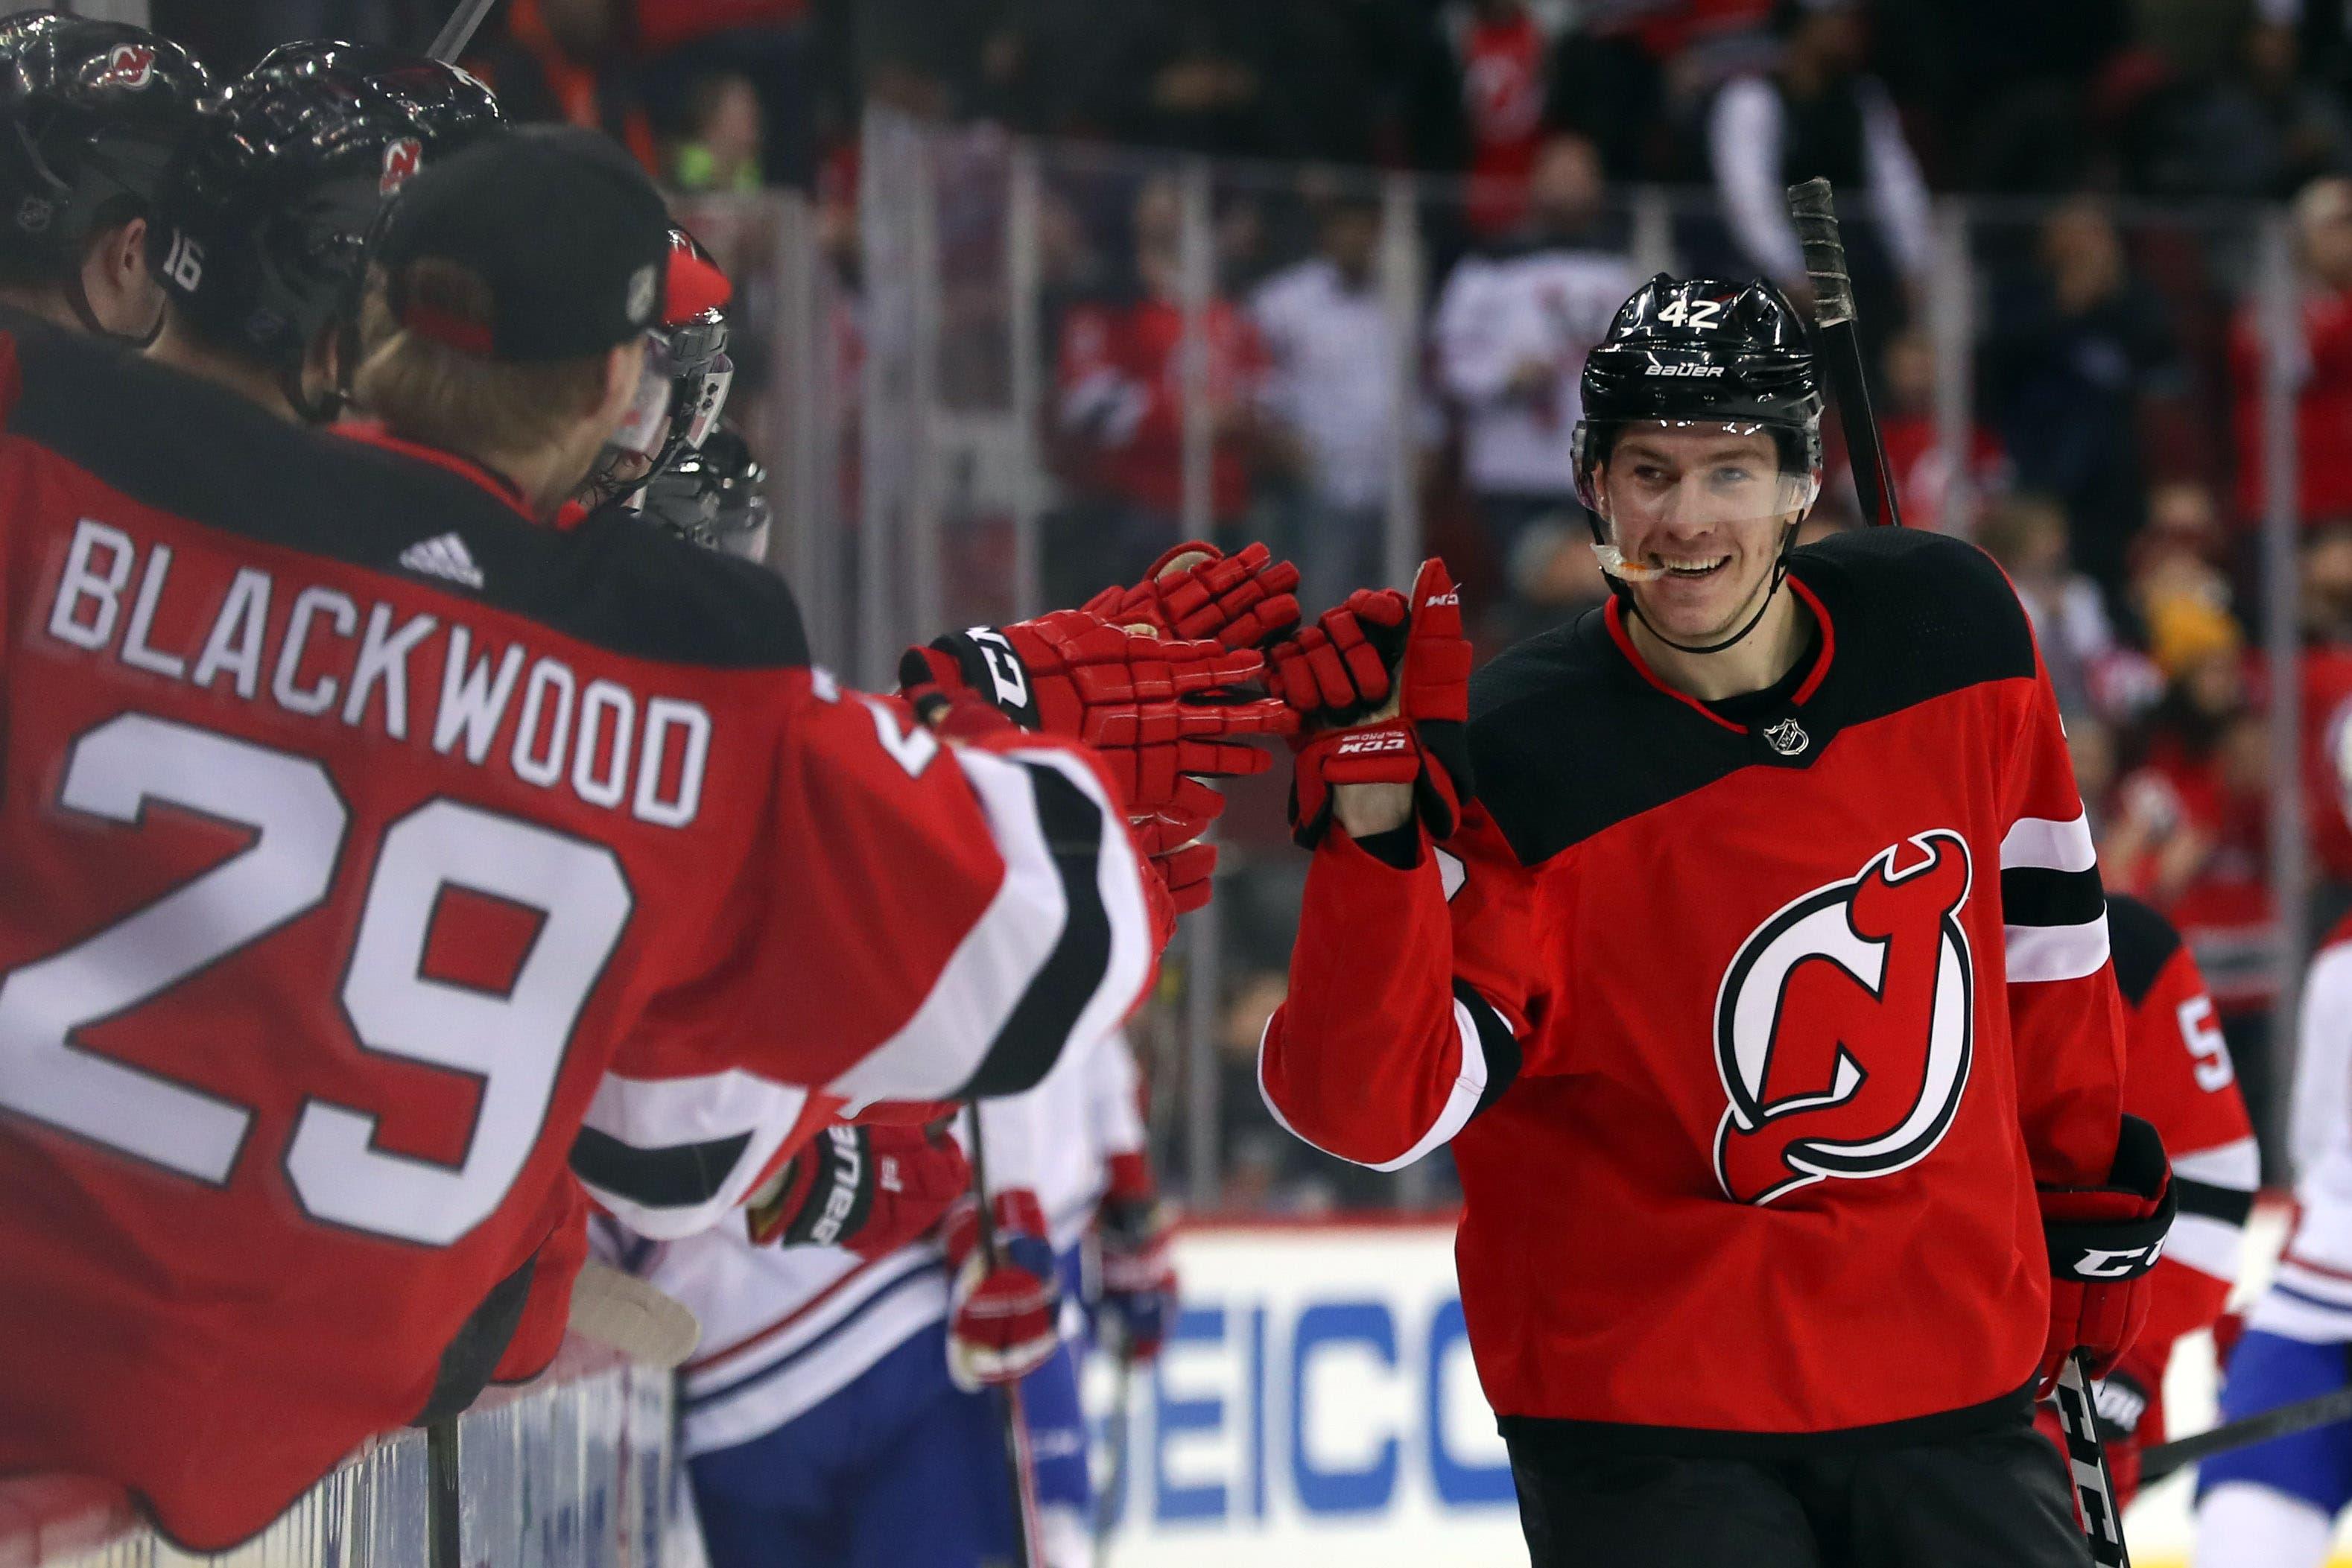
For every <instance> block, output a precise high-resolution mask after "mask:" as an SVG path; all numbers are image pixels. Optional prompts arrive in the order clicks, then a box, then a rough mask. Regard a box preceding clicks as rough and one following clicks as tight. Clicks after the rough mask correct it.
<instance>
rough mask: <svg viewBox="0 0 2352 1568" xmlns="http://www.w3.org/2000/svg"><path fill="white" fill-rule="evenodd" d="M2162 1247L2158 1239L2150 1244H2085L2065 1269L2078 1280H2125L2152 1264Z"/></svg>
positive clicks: (2152, 1265) (2146, 1269)
mask: <svg viewBox="0 0 2352 1568" xmlns="http://www.w3.org/2000/svg"><path fill="white" fill-rule="evenodd" d="M2163 1250H2164V1243H2163V1242H2161V1241H2158V1242H2157V1243H2156V1244H2155V1245H2154V1246H2152V1247H2126V1248H2120V1249H2100V1248H2096V1247H2092V1248H2086V1249H2084V1251H2083V1253H2082V1255H2081V1256H2080V1257H2078V1258H2076V1259H2075V1260H2074V1267H2073V1268H2071V1269H2069V1270H2066V1272H2067V1273H2068V1274H2070V1275H2072V1276H2073V1277H2074V1278H2075V1279H2077V1280H2128V1279H2131V1278H2132V1277H2133V1276H2135V1275H2138V1274H2145V1273H2147V1271H2148V1270H2150V1269H2153V1268H2155V1267H2156V1260H2157V1258H2158V1255H2159V1254H2160V1253H2162V1252H2163Z"/></svg>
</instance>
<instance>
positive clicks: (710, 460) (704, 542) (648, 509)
mask: <svg viewBox="0 0 2352 1568" xmlns="http://www.w3.org/2000/svg"><path fill="white" fill-rule="evenodd" d="M767 481H768V471H767V470H766V469H765V468H763V467H761V465H760V464H759V461H758V460H757V459H755V458H754V457H753V456H752V455H751V447H750V446H749V445H748V444H745V442H744V440H743V437H742V435H741V434H740V433H739V432H738V431H737V430H736V429H735V427H734V426H733V425H729V424H722V425H720V426H719V427H718V428H717V429H715V430H713V431H711V432H710V433H709V435H708V436H707V437H706V438H705V439H704V441H703V443H702V445H701V447H700V448H699V449H698V450H696V451H692V452H688V453H687V454H686V455H684V456H682V457H680V458H678V459H677V461H676V462H674V463H672V464H670V465H668V466H667V467H665V468H663V469H662V470H661V471H660V472H658V473H656V475H655V476H653V478H652V479H650V480H649V481H647V482H646V487H645V490H644V492H643V493H642V497H641V499H640V502H639V507H640V510H641V513H642V515H643V516H644V517H645V519H646V521H647V522H650V523H653V524H655V525H656V527H659V528H667V529H668V530H669V531H670V532H671V533H674V534H677V536H679V537H680V538H685V539H688V540H691V541H692V542H693V543H695V544H698V545H700V546H702V547H703V548H704V549H715V550H718V551H719V552H721V553H722V554H726V555H733V556H743V557H746V558H750V559H757V558H759V557H760V556H761V555H762V554H763V553H765V550H766V548H767V535H768V498H767V496H766V495H765V494H764V493H763V492H764V491H765V488H766V486H767Z"/></svg>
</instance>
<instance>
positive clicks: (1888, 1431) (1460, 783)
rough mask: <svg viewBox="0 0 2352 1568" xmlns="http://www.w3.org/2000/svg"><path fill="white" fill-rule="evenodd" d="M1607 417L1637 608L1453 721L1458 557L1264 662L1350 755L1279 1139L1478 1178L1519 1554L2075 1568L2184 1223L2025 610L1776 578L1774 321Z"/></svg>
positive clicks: (1623, 321)
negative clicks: (1433, 1163)
mask: <svg viewBox="0 0 2352 1568" xmlns="http://www.w3.org/2000/svg"><path fill="white" fill-rule="evenodd" d="M1582 390H1583V395H1584V410H1585V417H1584V424H1583V429H1582V434H1581V437H1580V442H1579V444H1578V465H1579V470H1580V487H1581V489H1582V491H1583V493H1584V494H1585V496H1586V497H1587V498H1588V504H1589V506H1590V507H1591V510H1592V512H1593V514H1594V517H1595V523H1594V527H1595V531H1596V538H1597V541H1598V544H1599V548H1600V553H1601V559H1602V562H1603V565H1604V567H1605V568H1606V570H1608V571H1609V572H1610V574H1611V576H1612V582H1613V587H1614V593H1613V596H1612V599H1611V600H1610V601H1609V603H1608V604H1607V605H1606V607H1605V608H1604V609H1602V610H1600V611H1595V612H1591V613H1589V614H1587V615H1585V616H1583V617H1581V618H1580V619H1579V620H1578V621H1576V622H1573V623H1571V624H1569V625H1566V626H1563V627H1560V628H1559V629H1558V630H1556V631H1553V632H1547V633H1544V634H1542V635H1540V636H1538V637H1535V638H1533V639H1531V640H1530V641H1528V642H1527V643H1522V644H1521V645H1519V646H1518V647H1517V648H1516V649H1514V650H1512V651H1511V652H1509V653H1506V654H1505V655H1503V656H1502V657H1501V658H1500V659H1497V660H1496V662H1495V663H1494V664H1490V665H1489V666H1487V667H1486V669H1484V670H1482V671H1480V672H1479V673H1478V674H1477V676H1476V677H1475V679H1473V680H1468V681H1467V682H1466V688H1467V689H1466V690H1465V677H1466V676H1467V675H1468V674H1469V664H1470V660H1469V653H1468V649H1467V645H1466V644H1465V643H1464V641H1463V639H1462V634H1461V610H1460V605H1459V602H1458V600H1457V597H1456V595H1455V594H1454V591H1453V588H1452V585H1451V583H1450V582H1449V581H1448V580H1447V579H1446V577H1445V574H1444V570H1443V568H1442V567H1440V566H1439V565H1438V564H1437V563H1435V562H1432V563H1430V564H1429V565H1428V566H1427V567H1425V568H1424V569H1423V572H1422V575H1421V577H1420V579H1419V580H1417V582H1416V583H1415V585H1414V588H1413V591H1412V596H1411V599H1410V600H1409V601H1407V600H1406V599H1404V598H1402V597H1401V596H1398V595H1396V594H1393V593H1386V594H1376V593H1364V594H1360V595H1358V596H1357V597H1356V598H1354V599H1352V600H1351V601H1349V603H1348V604H1347V605H1346V606H1343V607H1342V608H1341V609H1339V610H1338V611H1335V612H1330V613H1328V614H1327V615H1325V616H1324V618H1323V619H1322V621H1321V622H1319V623H1318V625H1317V626H1316V627H1314V628H1311V629H1309V630H1308V631H1307V632H1304V633H1302V634H1301V636H1300V637H1299V638H1298V639H1297V640H1296V642H1295V643H1292V644H1291V645H1289V646H1287V647H1284V648H1277V649H1276V650H1275V651H1274V653H1273V660H1274V664H1275V678H1276V681H1277V682H1278V684H1279V685H1280V687H1281V690H1282V692H1283V695H1286V696H1288V697H1289V698H1290V699H1291V700H1292V701H1293V702H1294V704H1295V705H1296V706H1298V707H1299V708H1300V709H1301V710H1302V711H1303V712H1304V713H1306V714H1307V716H1308V717H1309V719H1310V722H1311V723H1312V724H1313V725H1315V726H1316V727H1317V729H1316V732H1315V733H1313V734H1311V735H1310V737H1308V738H1307V740H1306V742H1305V743H1304V744H1303V745H1302V746H1301V747H1300V748H1299V751H1298V755H1297V773H1296V801H1295V807H1296V810H1295V821H1296V827H1297V833H1298V836H1299V837H1300V839H1301V841H1303V842H1306V843H1308V844H1310V845H1312V846H1313V847H1314V860H1313V862H1312V865H1311V866H1310V868H1309V870H1308V873H1307V892H1306V901H1305V907H1304V911H1303V913H1302V915H1301V916H1300V925H1299V931H1298V936H1297V944H1296V946H1295V947H1294V949H1293V952H1292V957H1291V971H1290V992H1289V999H1288V1001H1287V1002H1286V1005H1285V1006H1284V1007H1283V1008H1282V1009H1280V1011H1278V1012H1277V1013H1276V1016H1275V1018H1274V1019H1273V1020H1272V1022H1271V1023H1270V1024H1269V1025H1268V1027H1267V1030H1266V1034H1265V1041H1264V1044H1263V1046H1262V1048H1261V1054H1260V1059H1259V1071H1260V1077H1261V1082H1262V1086H1263V1088H1264V1091H1265V1099H1266V1102H1267V1103H1268V1104H1269V1105H1270V1106H1271V1107H1272V1108H1273V1110H1274V1112H1275V1113H1276V1116H1277V1117H1279V1118H1280V1119H1281V1120H1282V1121H1283V1122H1284V1123H1285V1124H1286V1125H1287V1126H1289V1127H1290V1128H1291V1129H1292V1130H1293V1131H1295V1132H1296V1133H1297V1134H1298V1135H1299V1136H1301V1137H1303V1138H1305V1139H1306V1140H1307V1141H1308V1142H1310V1143H1312V1144H1315V1145H1318V1147H1320V1148H1323V1149H1326V1150H1328V1151H1329V1152H1331V1153H1333V1154H1337V1155H1341V1156H1343V1157H1345V1158H1348V1159H1351V1160H1354V1161H1357V1162H1359V1163H1361V1164H1365V1165H1369V1166H1376V1167H1380V1168H1394V1167H1396V1166H1401V1165H1403V1164H1405V1163H1406V1162H1408V1161H1411V1160H1413V1159H1416V1158H1419V1157H1420V1156H1421V1155H1424V1154H1426V1153H1428V1152H1429V1151H1430V1150H1431V1149H1433V1148H1435V1147H1436V1146H1437V1145H1439V1144H1441V1143H1450V1144H1451V1145H1452V1148H1453V1153H1454V1160H1455V1163H1456V1165H1457V1166H1458V1168H1459V1170H1460V1172H1461V1176H1462V1184H1463V1190H1464V1195H1465V1207H1464V1213H1463V1218H1462V1223H1461V1229H1460V1232H1459V1236H1458V1239H1457V1243H1456V1259H1457V1262H1458V1266H1459V1270H1460V1273H1461V1284H1462V1301H1463V1309H1464V1311H1465V1313H1466V1314H1467V1318H1468V1323H1469V1332H1470V1343H1471V1347H1472V1351H1473V1353H1474V1354H1475V1359H1476V1362H1477V1365H1478V1369H1479V1375H1480V1378H1481V1380H1482V1382H1483V1385H1484V1386H1485V1389H1486V1396H1487V1398H1488V1399H1489V1401H1490V1402H1491V1403H1492V1405H1493V1406H1494V1407H1495V1409H1496V1411H1497V1412H1498V1413H1499V1415H1500V1416H1501V1425H1502V1430H1503V1435H1504V1437H1505V1440H1506V1442H1507V1446H1508V1448H1509V1450H1510V1455H1511V1464H1512V1470H1513V1474H1514V1476H1515V1478H1516V1479H1517V1485H1518V1492H1519V1500H1520V1512H1521V1518H1522V1521H1523V1523H1524V1525H1525V1528H1526V1532H1527V1536H1528V1542H1529V1545H1530V1547H1531V1549H1532V1551H1533V1554H1534V1557H1535V1560H1536V1562H1537V1563H1538V1564H1542V1565H1546V1568H1549V1565H1555V1564H1558V1565H1567V1564H1575V1565H1576V1568H1612V1565H1617V1564H1628V1565H1630V1564H1643V1565H1645V1568H1646V1565H1648V1564H1654V1563H1676V1564H1681V1563H1741V1564H1743V1565H1748V1568H1782V1565H1784V1564H1785V1565H1791V1568H1794V1565H1804V1568H1830V1565H1838V1568H1847V1565H1852V1568H1879V1565H1885V1568H1895V1565H1896V1564H1905V1565H1909V1564H1918V1563H1962V1562H1970V1563H2001V1564H2004V1565H2008V1568H2021V1565H2022V1568H2038V1565H2041V1564H2052V1565H2055V1564H2061V1563H2063V1564H2069V1565H2072V1564H2076V1563H2081V1562H2083V1561H2084V1541H2083V1538H2082V1535H2081V1533H2080V1531H2078V1530H2077V1527H2076V1525H2075V1523H2074V1518H2073V1516H2072V1510H2071V1508H2070V1504H2069V1499H2068V1496H2067V1491H2066V1486H2065V1483H2064V1480H2063V1478H2062V1476H2061V1474H2060V1471H2059V1469H2058V1467H2056V1466H2055V1465H2053V1464H2052V1463H2051V1462H2050V1454H2049V1450H2048V1448H2047V1447H2046V1446H2045V1445H2044V1444H2043V1443H2042V1440H2041V1439H2040V1437H2037V1436H2036V1435H2035V1433H2034V1431H2033V1429H2032V1397H2033V1394H2034V1390H2035V1388H2036V1387H2037V1386H2039V1385H2046V1384H2047V1383H2048V1382H2049V1381H2050V1380H2051V1379H2052V1378H2053V1377H2054V1375H2055V1374H2056V1372H2057V1369H2058V1367H2059V1366H2060V1364H2062V1362H2063V1360H2064V1359H2065V1358H2066V1357H2067V1356H2068V1355H2070V1354H2072V1353H2074V1351H2076V1350H2077V1349H2078V1348H2081V1349H2084V1350H2086V1351H2088V1352H2089V1354H2090V1359H2091V1362H2092V1365H2093V1371H2094V1372H2095V1373H2096V1372H2099V1371H2103V1370H2104V1369H2105V1367H2106V1366H2107V1365H2109V1364H2112V1363H2113V1362H2114V1360H2115V1359H2116V1356H2117V1355H2118V1354H2121V1353H2122V1351H2123V1350H2124V1349H2125V1348H2126V1345H2127V1344H2128V1343H2130V1340H2131V1336H2132V1333H2133V1331H2134V1329H2135V1328H2136V1327H2137V1322H2138V1320H2139V1319H2140V1317H2141V1316H2142V1314H2143V1313H2144V1312H2145V1308H2146V1301H2145V1292H2146V1281H2147V1268H2148V1266H2149V1265H2150V1264H2151V1263H2152V1262H2153V1261H2154V1259H2155V1256H2156V1251H2157V1249H2158V1245H2159V1243H2160V1240H2161V1237H2162V1233H2163V1228H2164V1226H2165V1224H2166V1223H2167V1222H2168V1218H2169V1214H2170V1209H2171V1203H2172V1200H2171V1197H2170V1195H2169V1191H2168V1177H2167V1173H2166V1168H2165V1163H2164V1156H2163V1152H2162V1150H2161V1148H2160V1147H2159V1146H2158V1143H2157V1140H2156V1139H2155V1136H2154V1134H2152V1132H2151V1131H2150V1130H2149V1129H2148V1127H2147V1124H2145V1123H2143V1122H2140V1121H2137V1120H2136V1119H2134V1118H2131V1117H2128V1116H2126V1115H2124V1114H2123V1109H2122V1078H2123V1071H2122V1062H2123V1053H2122V1035H2123V1030H2122V1022H2121V1017H2120V1011H2119V1007H2118V1002H2117V998H2116V988H2115V981H2114V979H2113V977H2112V974H2111V972H2110V965H2109V961H2108V950H2107V926H2106V919H2105V904H2104V901H2103V898H2102V895H2101V890H2100V884H2099V878H2098V872H2097V868H2096V866H2095V862H2094V856H2093V852H2092V847H2091V837H2090V831H2089V829H2088V827H2087V825H2086V823H2085V821H2084V814H2083V808H2082V803H2081V800H2079V798H2078V796H2077V791H2076V789H2075V787H2074V778H2073V775H2072V772H2071V769H2070V768H2069V765H2068V762H2067V756H2066V749H2065V746H2064V740H2063V735H2062V733H2061V729H2060V726H2059V722H2058V712H2057V706H2056V704H2055V701H2054V699H2053V696H2052V695H2051V691H2050V686H2049V682H2048V679H2047V676H2046V674H2044V672H2043V670H2042V664H2041V661H2040V659H2039V657H2038V655H2037V653H2036V651H2035V648H2034V645H2033V640H2032V632H2031V630H2030V628H2029V625H2028V623H2027V621H2026V618H2025V615H2024V613H2023V612H2022V611H2021V609H2020V608H2019V605H2018V602H2017V600H2016V597H2015V595H2014V594H2013V593H2012V592H2011V591H2010V588H2009V586H2008V584H2007V582H2006V580H2004V579H2003V578H2002V577H2001V575H2000V571H1999V570H1998V569H1996V568H1995V567H1994V566H1993V565H1992V564H1991V562H1990V561H1989V560H1988V559H1986V558H1985V557H1984V556H1983V555H1981V554H1980V553H1979V552H1978V551H1977V550H1975V549H1971V548H1970V547H1969V546H1967V545H1964V544H1961V543H1958V542H1957V541H1955V540H1951V539H1948V538H1940V537H1937V536H1935V535H1930V534H1922V533H1912V532H1908V531H1904V530H1895V529H1874V530H1868V531H1865V532H1864V533H1859V534H1848V535H1843V536H1838V537H1836V538H1831V539H1828V540H1825V541H1823V542H1822V543H1821V544H1818V545H1815V546H1812V547H1810V548H1808V549H1801V550H1799V549H1793V548H1792V540H1793V538H1794V535H1795V532H1796V528H1797V525H1798V524H1799V522H1800V521H1801V519H1802V517H1804V515H1805V513H1806V511H1807V510H1808V509H1809V508H1810V507H1811V504H1812V501H1813V499H1814V497H1815V494H1816V493H1817V490H1818V486H1819V479H1820V466H1821V445H1820V431H1819V425H1820V417H1821V408H1822V401H1821V395H1820V392H1819V390H1818V386H1817V382H1816V380H1815V371H1814V364H1813V359H1812V355H1811V350H1810V349H1809V347H1808V346H1807V341H1806V335H1805V329H1804V327H1803V325H1802V323H1801V321H1800V320H1799V319H1798V318H1797V317H1796V315H1795V313H1794V312H1793V311H1792V310H1791V308H1790V306H1789V304H1788V302H1787V301H1786V300H1785V299H1784V298H1782V297H1781V296H1780V294H1779V292H1778V291H1777V290H1775V289H1774V288H1773V287H1771V286H1770V285H1769V284H1766V283H1762V282H1758V283H1755V284H1750V285H1745V286H1742V285H1739V284H1735V283H1726V282H1720V281H1715V280H1710V279H1693V280H1687V281H1681V282H1677V281H1675V280H1672V279H1669V278H1666V277H1663V276H1661V277H1658V278H1655V279H1654V280H1653V281H1652V282H1651V283H1649V284H1647V285H1645V286H1644V287H1643V288H1642V289H1641V290H1640V291H1639V292H1637V293H1636V294H1635V295H1634V296H1633V298H1631V299H1630V300H1628V301H1627V302H1626V304H1625V306H1624V308H1622V310H1621V311H1620V312H1619V314H1618V316H1617V319H1616V320H1615V321H1614V322H1613V323H1612V325H1611V328H1610V331H1609V335H1608V337H1607V338H1606V339H1605V340H1603V341H1602V342H1601V345H1600V346H1599V347H1597V348H1596V349H1595V350H1593V352H1592V354H1591V358H1590V359H1589V360H1588V361H1587V364H1586V369H1585V372H1584V379H1583V388H1582ZM1474 781H1475V792H1474V789H1473V784H1474Z"/></svg>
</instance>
